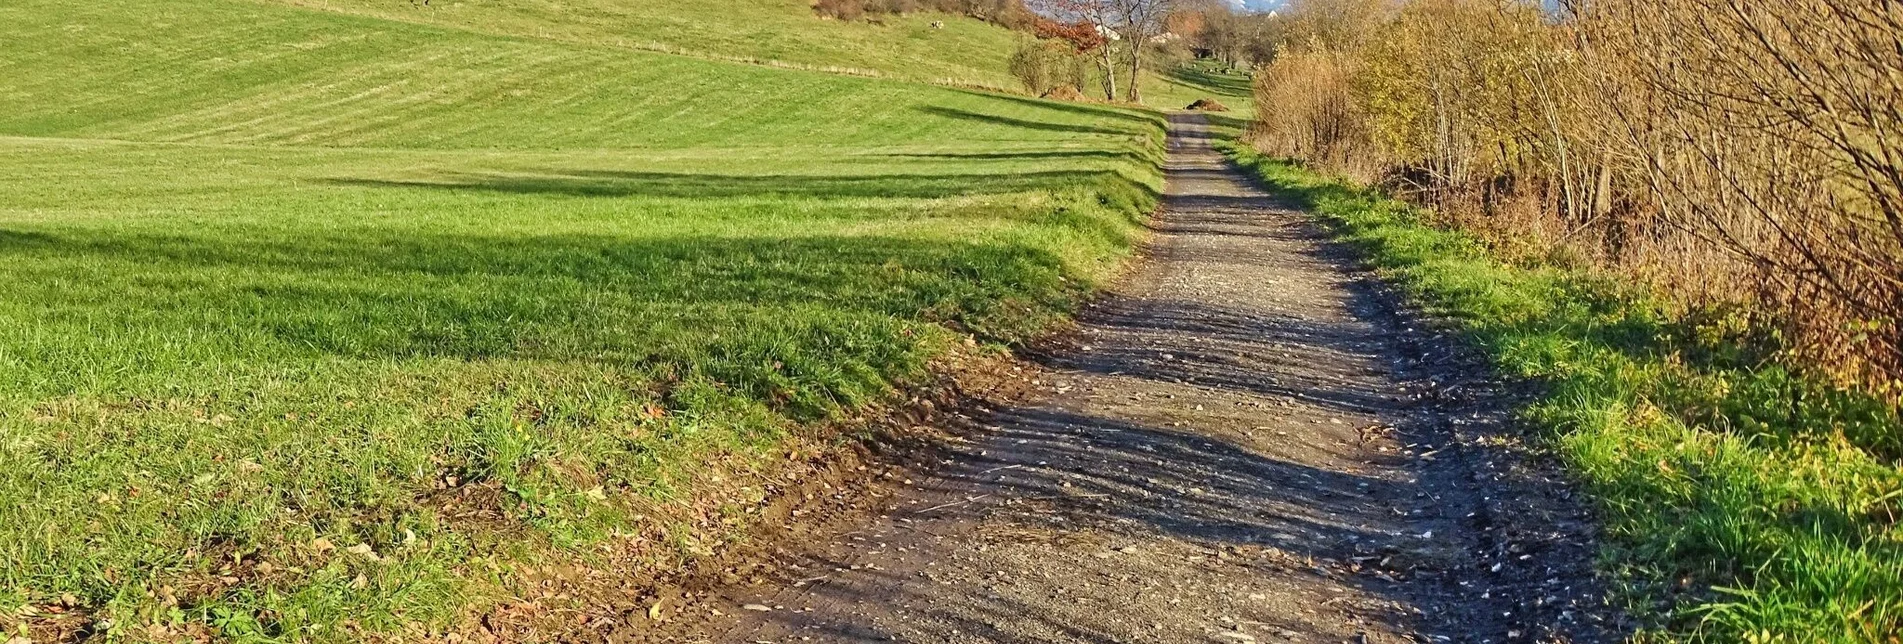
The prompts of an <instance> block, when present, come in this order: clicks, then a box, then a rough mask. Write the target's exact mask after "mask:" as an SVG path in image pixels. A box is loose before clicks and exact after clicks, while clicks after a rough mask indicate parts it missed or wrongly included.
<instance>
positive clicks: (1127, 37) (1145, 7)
mask: <svg viewBox="0 0 1903 644" xmlns="http://www.w3.org/2000/svg"><path fill="white" fill-rule="evenodd" d="M1176 2H1177V0H1111V3H1110V4H1111V5H1112V7H1111V11H1112V13H1113V15H1114V16H1115V17H1116V19H1117V21H1118V27H1119V29H1118V32H1119V33H1121V34H1122V35H1123V39H1124V41H1125V42H1128V43H1129V45H1128V46H1127V47H1126V49H1127V50H1128V51H1129V53H1130V102H1132V103H1138V102H1142V100H1143V93H1142V91H1141V90H1140V89H1139V87H1141V85H1142V83H1140V82H1138V81H1139V80H1140V79H1142V78H1143V45H1144V44H1146V43H1149V42H1151V41H1153V40H1155V39H1158V38H1162V37H1163V36H1164V35H1166V34H1167V33H1168V29H1166V26H1167V20H1168V18H1169V16H1170V12H1171V11H1173V10H1174V9H1175V8H1176Z"/></svg>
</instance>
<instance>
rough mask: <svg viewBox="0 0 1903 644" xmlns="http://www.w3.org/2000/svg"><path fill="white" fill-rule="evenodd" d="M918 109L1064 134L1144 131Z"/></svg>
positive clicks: (1135, 133)
mask: <svg viewBox="0 0 1903 644" xmlns="http://www.w3.org/2000/svg"><path fill="white" fill-rule="evenodd" d="M917 109H918V111H920V112H923V113H926V114H930V115H932V116H937V117H941V118H949V119H958V120H962V121H973V122H978V123H989V124H992V125H1002V126H1006V127H1013V128H1023V129H1029V130H1041V131H1045V132H1059V133H1063V134H1096V135H1104V136H1138V135H1141V134H1143V133H1144V132H1143V131H1142V129H1140V128H1111V127H1103V126H1098V125H1076V124H1071V123H1050V122H1046V121H1032V120H1029V119H1021V118H1016V117H1011V116H1003V115H998V114H985V113H982V112H972V111H969V110H961V109H958V108H954V107H940V106H937V105H927V106H924V107H919V108H917ZM1158 127H1161V126H1158Z"/></svg>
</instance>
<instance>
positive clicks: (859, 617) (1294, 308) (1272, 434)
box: [665, 115, 1611, 643]
mask: <svg viewBox="0 0 1903 644" xmlns="http://www.w3.org/2000/svg"><path fill="white" fill-rule="evenodd" d="M1210 143H1211V141H1210V134H1209V131H1208V128H1207V126H1206V124H1205V123H1204V122H1203V120H1202V119H1201V117H1199V116H1194V115H1178V116H1175V117H1173V118H1172V136H1171V139H1170V147H1171V163H1170V165H1169V168H1168V179H1169V188H1168V193H1167V196H1166V198H1165V200H1164V204H1163V207H1162V210H1161V212H1160V213H1159V215H1158V218H1157V223H1156V230H1157V237H1156V240H1155V242H1154V244H1153V245H1152V247H1151V249H1150V254H1149V258H1148V260H1147V261H1146V262H1145V263H1144V264H1143V265H1142V266H1141V267H1139V268H1138V269H1137V273H1136V274H1135V275H1134V276H1133V277H1132V279H1130V280H1129V281H1128V282H1127V283H1126V284H1124V285H1123V286H1121V287H1119V288H1118V289H1116V290H1115V291H1114V292H1113V293H1111V294H1109V295H1108V296H1106V297H1105V298H1104V299H1103V300H1102V301H1100V302H1099V303H1098V304H1097V305H1096V306H1094V307H1092V308H1091V309H1090V310H1089V311H1087V312H1086V313H1085V314H1084V315H1083V316H1082V317H1081V318H1080V328H1079V329H1078V330H1077V332H1076V333H1074V334H1073V335H1071V336H1069V337H1068V339H1066V340H1064V341H1062V342H1060V343H1059V346H1058V347H1056V348H1055V349H1053V350H1051V351H1049V354H1050V355H1049V356H1048V357H1047V359H1045V360H1043V361H1041V362H1042V367H1043V368H1042V369H1041V370H1040V371H1039V372H1038V373H1036V374H1035V375H1034V376H1033V377H1034V378H1035V380H1036V385H1037V388H1038V389H1039V390H1040V394H1039V395H1038V396H1036V397H1035V399H1034V400H1032V401H1029V402H1025V403H1022V404H1019V405H1016V406H1013V407H1010V408H1006V409H1000V410H993V411H992V412H990V413H989V414H986V415H985V416H984V417H983V418H980V419H979V421H980V422H981V423H983V424H984V425H986V426H987V428H988V429H989V431H985V432H980V433H978V434H976V435H974V436H973V437H972V438H971V440H970V441H968V442H966V443H964V444H961V445H958V446H956V447H955V448H954V450H953V454H954V456H953V457H952V458H951V459H950V460H949V461H948V463H949V464H948V465H946V466H944V467H943V468H941V469H939V470H938V471H937V472H935V473H934V474H932V475H931V476H929V477H925V476H921V477H920V478H919V480H917V481H915V482H914V484H913V485H911V486H907V487H905V488H903V489H902V490H901V491H899V493H898V495H897V500H896V501H895V502H894V503H893V504H892V505H891V506H890V507H889V509H888V510H887V511H886V512H884V513H883V514H882V515H881V516H878V517H876V518H875V519H872V520H869V521H867V522H866V523H864V524H863V525H856V526H850V527H849V528H848V529H844V530H841V531H838V532H837V533H836V534H832V535H829V538H826V539H819V540H816V541H815V542H813V543H810V544H805V545H804V546H803V547H801V548H798V549H796V550H794V551H790V552H785V553H782V557H781V558H780V560H779V561H776V562H775V563H776V564H777V565H778V567H779V569H780V571H781V572H780V573H779V574H778V575H776V578H775V579H772V580H768V581H766V582H765V583H755V584H740V585H735V586H731V587H727V588H722V589H718V590H716V591H715V592H714V593H712V594H711V595H710V596H708V597H707V598H705V599H703V600H701V601H699V602H698V603H697V604H696V605H695V606H693V607H690V608H689V610H690V611H692V612H693V614H694V620H690V621H688V622H683V623H682V624H680V627H681V628H682V629H684V632H678V633H669V634H667V636H666V637H665V639H670V640H673V639H678V640H684V641H714V642H806V641H815V642H859V641H907V642H1209V641H1214V642H1252V641H1254V642H1357V643H1368V642H1373V643H1387V642H1539V641H1574V642H1592V641H1603V640H1608V639H1611V638H1610V637H1609V636H1610V625H1609V622H1608V620H1607V617H1606V615H1607V614H1608V612H1607V611H1606V610H1605V609H1604V607H1603V600H1602V599H1601V594H1600V592H1599V591H1598V590H1597V588H1596V586H1595V584H1594V583H1593V581H1592V576H1591V571H1592V569H1591V565H1590V562H1591V553H1592V546H1591V543H1590V521H1589V520H1588V518H1587V517H1586V516H1585V514H1584V513H1583V512H1581V511H1580V509H1579V508H1580V504H1579V503H1578V502H1576V501H1575V500H1574V499H1573V498H1572V495H1571V493H1570V492H1569V491H1568V489H1567V487H1566V486H1565V485H1564V484H1563V483H1561V482H1559V481H1558V480H1557V477H1556V476H1554V475H1553V474H1552V473H1551V472H1552V469H1553V468H1552V467H1551V466H1550V465H1549V464H1546V463H1544V462H1542V461H1541V460H1540V459H1538V458H1537V457H1535V456H1533V455H1531V454H1530V453H1529V452H1528V451H1527V450H1524V449H1522V448H1520V447H1518V445H1519V444H1520V441H1519V440H1518V436H1517V434H1515V431H1514V429H1513V428H1512V423H1511V422H1510V418H1511V416H1510V413H1509V410H1510V408H1511V405H1512V404H1513V395H1514V394H1513V393H1512V392H1511V390H1510V389H1507V388H1502V387H1499V386H1497V385H1496V384H1494V383H1492V382H1490V378H1489V376H1488V374H1487V372H1486V371H1485V370H1484V369H1481V368H1479V367H1477V366H1476V365H1475V364H1474V363H1473V362H1472V361H1471V360H1469V359H1468V358H1467V357H1466V354H1465V353H1464V352H1462V351H1461V350H1460V349H1459V347H1457V346H1456V345H1455V343H1453V342H1452V341H1450V340H1447V339H1445V338H1443V337H1442V336H1440V335H1439V334H1437V333H1436V332H1435V331H1433V330H1432V329H1431V325H1429V324H1426V323H1425V322H1423V321H1421V320H1417V319H1414V318H1412V317H1409V316H1408V315H1407V314H1406V313H1404V312H1402V311H1401V309H1399V308H1398V307H1396V306H1395V305H1394V298H1393V296H1392V295H1390V294H1389V293H1387V292H1386V291H1384V290H1383V289H1382V288H1381V287H1380V286H1379V284H1378V283H1377V282H1376V281H1375V280H1374V279H1373V277H1372V275H1370V274H1368V273H1366V272H1364V271H1361V270H1359V269H1357V268H1356V264H1355V262H1354V260H1353V256H1352V254H1350V253H1348V252H1346V251H1345V250H1344V249H1341V248H1337V247H1334V246H1332V245H1330V244H1329V243H1328V242H1327V241H1326V237H1325V236H1324V235H1322V234H1321V233H1320V232H1319V231H1318V230H1317V229H1316V228H1314V227H1313V225H1312V224H1311V223H1309V221H1308V220H1307V219H1306V218H1305V217H1304V216H1303V214H1302V213H1300V212H1299V211H1297V210H1294V209H1292V208H1290V207H1288V206H1287V205H1286V204H1284V203H1282V202H1280V201H1278V200H1277V199H1276V198H1275V197H1274V196H1273V195H1271V194H1268V193H1267V192H1265V191H1263V190H1262V189H1261V188H1259V187H1258V186H1257V185H1256V184H1254V183H1253V182H1251V181H1249V180H1248V179H1247V178H1245V177H1244V176H1243V175H1242V174H1241V173H1240V172H1239V171H1237V170H1235V169H1234V168H1232V167H1230V166H1229V165H1227V164H1226V163H1225V162H1224V160H1223V159H1222V157H1221V156H1220V155H1219V154H1218V153H1217V152H1215V151H1214V150H1212V149H1211V147H1210Z"/></svg>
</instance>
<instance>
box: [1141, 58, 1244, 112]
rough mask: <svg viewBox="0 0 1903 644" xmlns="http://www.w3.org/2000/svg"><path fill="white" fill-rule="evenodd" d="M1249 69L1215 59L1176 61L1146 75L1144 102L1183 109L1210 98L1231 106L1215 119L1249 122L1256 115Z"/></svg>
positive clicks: (1225, 105)
mask: <svg viewBox="0 0 1903 644" xmlns="http://www.w3.org/2000/svg"><path fill="white" fill-rule="evenodd" d="M1250 78H1251V77H1250V76H1249V73H1248V72H1246V71H1241V70H1234V69H1229V68H1228V67H1227V66H1225V65H1223V64H1221V63H1218V62H1216V61H1213V60H1189V61H1183V62H1180V63H1175V64H1172V65H1169V66H1167V67H1164V68H1162V69H1159V70H1156V73H1154V74H1150V75H1147V76H1146V78H1145V79H1144V83H1143V92H1144V94H1145V96H1144V97H1143V102H1144V103H1147V104H1150V105H1155V106H1158V107H1161V108H1167V109H1178V110H1180V109H1183V108H1184V107H1188V106H1189V104H1190V103H1194V102H1196V100H1197V99H1202V98H1210V99H1215V100H1216V101H1218V102H1221V103H1222V104H1223V106H1224V107H1227V108H1229V112H1227V113H1211V114H1210V116H1211V117H1212V118H1220V119H1225V120H1235V121H1247V120H1248V119H1250V118H1252V117H1253V116H1254V114H1255V92H1254V89H1253V88H1252V86H1251V85H1250V82H1251V80H1250Z"/></svg>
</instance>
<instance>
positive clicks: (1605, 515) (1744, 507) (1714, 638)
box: [1232, 147, 1903, 642]
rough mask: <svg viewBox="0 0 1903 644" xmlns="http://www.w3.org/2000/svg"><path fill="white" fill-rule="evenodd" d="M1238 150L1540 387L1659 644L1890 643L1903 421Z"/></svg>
mask: <svg viewBox="0 0 1903 644" xmlns="http://www.w3.org/2000/svg"><path fill="white" fill-rule="evenodd" d="M1232 154H1233V155H1234V156H1235V157H1237V158H1238V159H1239V161H1240V162H1241V163H1243V164H1245V165H1247V166H1249V167H1251V168H1253V169H1254V170H1255V171H1256V172H1257V173H1259V174H1260V175H1261V176H1262V178H1263V179H1264V180H1265V181H1267V182H1268V184H1269V185H1271V186H1272V187H1274V188H1275V189H1276V190H1277V191H1278V192H1280V193H1282V194H1285V195H1289V196H1291V197H1294V198H1296V199H1299V200H1300V201H1301V202H1303V203H1304V204H1305V205H1307V206H1308V207H1310V208H1311V209H1312V210H1313V211H1314V212H1315V213H1316V214H1317V215H1318V216H1319V218H1320V219H1321V220H1322V221H1323V222H1325V223H1326V224H1327V225H1328V226H1329V227H1331V228H1332V229H1333V231H1334V232H1335V234H1336V235H1337V236H1339V237H1340V238H1342V239H1345V240H1347V241H1349V242H1350V243H1352V244H1354V245H1355V246H1357V247H1359V248H1360V249H1361V250H1362V251H1363V252H1364V253H1365V256H1366V257H1367V258H1368V260H1369V261H1371V262H1372V263H1374V264H1375V265H1376V266H1377V267H1379V269H1380V270H1381V271H1383V272H1384V273H1385V274H1386V275H1387V276H1388V277H1389V278H1390V279H1392V280H1393V281H1395V282H1396V283H1398V284H1400V285H1402V286H1403V287H1405V289H1406V290H1407V292H1408V293H1409V294H1411V295H1412V296H1413V298H1414V299H1415V300H1416V301H1417V302H1419V303H1420V304H1421V305H1422V306H1424V307H1426V308H1427V309H1428V310H1430V311H1431V312H1433V313H1435V314H1437V315H1440V316H1443V317H1445V318H1448V319H1451V320H1453V321H1455V322H1457V323H1458V324H1459V326H1460V328H1462V329H1463V330H1464V331H1465V332H1466V334H1467V336H1468V337H1469V338H1471V339H1472V341H1473V342H1474V343H1475V344H1477V345H1478V346H1479V347H1480V348H1482V349H1484V350H1485V352H1486V353H1487V354H1488V355H1490V356H1491V357H1492V358H1493V360H1494V363H1495V364H1496V365H1497V366H1498V368H1499V369H1500V372H1501V373H1502V374H1503V375H1505V376H1508V377H1513V378H1530V379H1536V380H1538V381H1540V382H1543V383H1545V395H1544V397H1543V398H1542V399H1541V400H1540V401H1539V402H1538V403H1537V404H1534V405H1532V406H1531V407H1530V408H1529V409H1527V410H1526V414H1527V416H1528V417H1529V418H1530V419H1532V420H1534V421H1536V422H1538V423H1539V424H1541V425H1543V426H1545V427H1548V428H1550V429H1551V430H1552V434H1551V436H1552V440H1553V444H1554V446H1555V447H1556V449H1557V451H1558V452H1559V453H1561V454H1563V455H1564V456H1565V458H1566V459H1567V460H1568V462H1570V464H1571V465H1572V468H1573V470H1574V471H1575V472H1576V473H1577V475H1578V476H1579V477H1580V479H1581V480H1582V481H1583V482H1584V484H1585V485H1586V487H1587V488H1588V489H1589V490H1590V492H1591V493H1592V495H1593V497H1594V498H1595V499H1596V500H1597V504H1598V507H1599V509H1600V515H1601V517H1602V520H1603V523H1604V534H1605V538H1606V543H1605V551H1604V554H1605V565H1606V568H1607V569H1608V570H1609V571H1610V572H1611V574H1612V575H1613V577H1614V578H1615V579H1617V580H1618V581H1619V582H1620V586H1621V588H1622V590H1623V591H1625V593H1627V599H1628V600H1630V602H1631V604H1630V605H1631V607H1632V609H1633V610H1634V611H1635V613H1636V614H1637V615H1638V616H1639V617H1640V618H1641V619H1642V620H1643V621H1644V622H1645V623H1647V624H1649V625H1650V627H1649V630H1647V631H1645V632H1643V633H1641V634H1639V636H1638V639H1640V640H1645V641H1654V640H1657V641H1710V642H1738V641H1748V642H1776V641H1785V642H1798V641H1803V642H1894V641H1896V639H1897V637H1898V636H1899V634H1900V633H1903V527H1899V524H1898V516H1899V502H1900V500H1903V444H1899V440H1903V424H1900V423H1899V421H1898V418H1897V416H1896V414H1895V413H1894V411H1892V410H1888V409H1886V408H1885V407H1883V406H1882V405H1880V404H1878V403H1877V402H1876V401H1873V400H1870V399H1868V398H1865V397H1861V396H1858V395H1855V394H1852V393H1846V392H1842V391H1834V390H1830V389H1827V388H1823V387H1819V386H1816V385H1814V384H1812V383H1811V382H1808V381H1806V380H1805V379H1803V378H1801V377H1798V376H1795V375H1793V374H1792V373H1790V372H1788V371H1786V370H1785V369H1783V368H1782V367H1780V366H1778V364H1777V363H1776V362H1775V361H1772V360H1767V359H1766V353H1765V351H1766V349H1765V348H1764V345H1762V344H1761V343H1758V342H1757V341H1754V340H1752V339H1751V338H1750V337H1749V334H1748V333H1746V332H1745V330H1743V329H1737V328H1732V327H1731V326H1728V323H1727V319H1726V318H1725V317H1724V316H1723V315H1721V314H1713V313H1709V312H1706V313H1684V312H1675V311H1672V310H1669V309H1667V308H1666V307H1663V306H1661V305H1659V304H1658V303H1657V302H1655V301H1653V300H1650V299H1648V298H1647V297H1646V296H1645V295H1644V294H1643V293H1640V292H1636V291H1635V290H1634V289H1631V288H1628V287H1622V286H1620V285H1618V284H1615V283H1611V282H1608V281H1606V280H1604V279H1600V278H1595V277H1593V276H1591V275H1588V274H1585V273H1583V272H1580V271H1577V270H1570V269H1567V268H1564V267H1561V266H1557V265H1509V264H1507V263H1504V262H1501V261H1498V260H1496V259H1493V258H1491V257H1489V255H1488V253H1487V251H1486V250H1485V249H1484V248H1483V247H1482V245H1481V244H1479V243H1478V242H1477V241H1475V240H1474V239H1473V238H1471V237H1469V236H1467V235H1464V234H1461V233H1459V232H1457V231H1449V230H1443V229H1439V228H1435V227H1432V226H1430V225H1427V224H1424V223H1423V222H1422V217H1421V213H1419V212H1418V211H1416V210H1414V209H1412V208H1411V207H1409V206H1407V205H1405V204H1403V203H1400V202H1398V201H1395V200H1392V199H1389V198H1386V197H1384V196H1382V195H1380V194H1379V193H1378V192H1376V191H1373V190H1369V189H1363V188H1357V187H1353V186H1351V185H1348V184H1346V183H1343V182H1340V181H1336V180H1333V179H1329V178H1326V177H1323V176H1321V175H1319V174H1317V173H1314V172H1311V171H1308V170H1304V169H1302V168H1300V167H1298V166H1297V165H1294V164H1292V163H1288V162H1283V161H1277V160H1272V159H1266V158H1263V157H1260V156H1258V155H1256V154H1254V153H1253V152H1250V151H1247V150H1244V149H1242V148H1241V147H1237V148H1234V149H1232Z"/></svg>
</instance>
